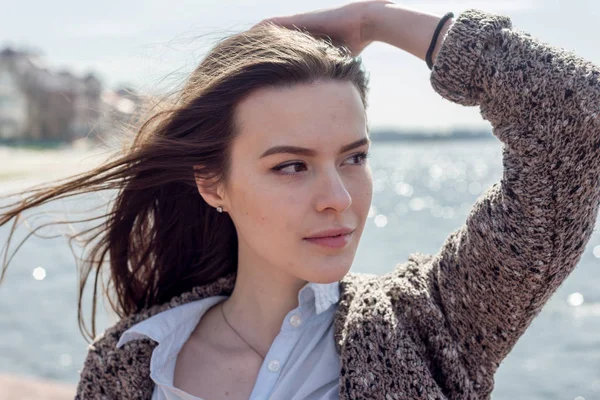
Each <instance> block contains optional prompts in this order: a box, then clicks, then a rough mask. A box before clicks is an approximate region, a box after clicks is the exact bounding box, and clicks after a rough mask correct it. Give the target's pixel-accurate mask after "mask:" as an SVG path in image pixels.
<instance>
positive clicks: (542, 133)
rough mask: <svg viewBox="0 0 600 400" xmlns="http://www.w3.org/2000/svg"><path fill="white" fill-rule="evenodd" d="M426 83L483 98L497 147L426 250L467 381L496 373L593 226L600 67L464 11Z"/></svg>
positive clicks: (479, 102) (454, 96)
mask: <svg viewBox="0 0 600 400" xmlns="http://www.w3.org/2000/svg"><path fill="white" fill-rule="evenodd" d="M431 84H432V86H433V88H434V89H435V90H436V91H437V92H438V93H439V94H440V95H441V96H443V97H444V98H445V99H448V100H450V101H453V102H456V103H459V104H461V105H465V106H479V108H480V112H481V115H482V116H483V118H484V119H486V120H488V121H489V122H490V123H491V125H492V127H493V133H494V135H495V136H496V137H497V138H498V139H500V141H501V142H502V148H503V151H502V155H503V157H502V162H503V176H502V179H501V180H500V182H498V183H496V184H494V185H493V186H491V187H490V188H489V189H488V190H487V191H486V192H485V193H484V194H482V195H481V196H480V197H479V198H478V199H477V201H476V202H475V204H474V206H473V208H472V210H471V212H470V214H469V216H468V218H467V220H466V223H465V224H464V225H463V226H462V227H461V228H460V229H458V230H457V231H455V232H453V233H452V234H451V235H450V236H449V237H448V238H447V240H446V241H445V243H444V244H443V246H442V248H441V250H440V252H439V253H438V254H437V255H436V256H435V257H434V258H433V260H432V265H433V267H432V278H433V280H434V287H436V289H437V290H438V293H439V296H437V300H436V301H437V302H438V303H439V307H440V310H441V311H442V313H443V315H444V318H445V320H446V326H447V329H448V330H449V331H450V334H451V337H453V338H454V340H455V341H456V347H457V348H458V349H459V357H460V359H461V360H462V363H463V365H464V366H465V368H466V370H467V371H469V374H470V375H471V377H472V378H473V381H474V382H475V381H480V379H479V378H480V377H481V374H484V375H486V376H488V377H489V376H490V375H493V374H494V372H495V371H496V369H497V367H498V366H499V365H500V362H501V361H502V360H503V359H504V358H505V357H506V355H507V354H508V352H509V351H510V350H511V349H512V348H513V346H514V344H515V342H516V341H517V339H518V338H519V337H520V336H521V335H522V334H523V333H524V331H525V330H526V329H527V327H528V326H529V325H530V323H531V321H532V320H533V319H534V317H535V316H536V315H537V314H538V313H539V311H540V310H541V308H542V307H543V305H544V304H545V303H546V302H547V301H548V299H549V298H550V296H551V295H552V294H553V293H554V292H555V291H556V289H557V288H558V287H559V286H560V284H561V283H562V282H563V281H564V280H565V278H567V276H568V275H569V274H570V273H571V272H572V271H573V269H574V268H575V266H576V265H577V263H578V262H579V259H580V258H581V255H582V253H583V250H584V248H585V246H586V244H587V243H588V241H589V239H590V236H591V234H592V231H593V228H594V225H595V220H596V216H597V212H598V206H599V198H600V190H599V178H600V156H599V147H600V119H599V117H598V114H599V112H600V69H599V68H598V67H597V66H595V65H593V64H591V63H590V62H587V61H585V60H583V59H582V58H580V57H578V56H576V55H574V54H572V53H571V52H569V51H566V50H564V49H560V48H557V47H553V46H550V45H548V44H545V43H542V42H540V41H539V40H537V39H535V38H533V37H532V36H531V35H528V34H526V33H523V32H521V31H518V30H516V29H513V28H512V24H511V21H510V19H508V18H507V17H504V16H500V15H496V14H490V13H484V12H481V11H478V10H468V11H465V12H464V13H462V14H460V15H459V16H458V18H457V19H456V21H455V23H454V24H453V25H452V27H451V28H450V29H449V30H448V32H447V34H446V36H445V39H444V42H443V44H442V46H441V48H440V52H439V54H438V57H437V59H436V61H435V65H434V68H433V70H432V73H431ZM488 389H489V388H488ZM489 390H491V389H489Z"/></svg>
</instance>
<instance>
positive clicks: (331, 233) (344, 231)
mask: <svg viewBox="0 0 600 400" xmlns="http://www.w3.org/2000/svg"><path fill="white" fill-rule="evenodd" d="M352 232H354V229H351V228H346V227H342V228H333V229H326V230H323V231H319V232H316V233H314V234H313V235H311V236H308V237H306V238H305V239H319V238H329V237H338V236H343V235H348V234H350V233H352Z"/></svg>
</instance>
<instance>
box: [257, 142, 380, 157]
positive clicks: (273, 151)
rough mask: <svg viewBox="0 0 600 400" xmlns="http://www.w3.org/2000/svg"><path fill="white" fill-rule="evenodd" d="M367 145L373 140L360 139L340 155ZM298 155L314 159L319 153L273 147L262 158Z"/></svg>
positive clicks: (341, 150) (302, 149)
mask: <svg viewBox="0 0 600 400" xmlns="http://www.w3.org/2000/svg"><path fill="white" fill-rule="evenodd" d="M366 144H371V140H370V139H369V138H368V137H364V138H362V139H359V140H357V141H355V142H352V143H350V144H347V145H345V146H342V148H341V149H340V154H342V153H345V152H347V151H350V150H352V149H355V148H357V147H360V146H364V145H366ZM283 153H286V154H297V155H301V156H307V157H314V156H316V155H317V152H316V151H315V150H312V149H307V148H304V147H297V146H276V147H271V148H270V149H268V150H267V151H265V152H264V153H263V154H262V155H261V156H260V158H264V157H267V156H271V155H273V154H283Z"/></svg>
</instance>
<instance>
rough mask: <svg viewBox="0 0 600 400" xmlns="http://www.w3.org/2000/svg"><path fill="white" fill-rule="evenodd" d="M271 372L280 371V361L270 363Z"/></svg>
mask: <svg viewBox="0 0 600 400" xmlns="http://www.w3.org/2000/svg"><path fill="white" fill-rule="evenodd" d="M269 371H271V372H277V371H279V361H278V360H272V361H270V362H269Z"/></svg>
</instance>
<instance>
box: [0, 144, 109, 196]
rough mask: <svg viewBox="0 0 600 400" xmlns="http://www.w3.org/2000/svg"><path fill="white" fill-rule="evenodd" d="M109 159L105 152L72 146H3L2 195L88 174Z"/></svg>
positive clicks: (0, 160)
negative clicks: (80, 174)
mask: <svg viewBox="0 0 600 400" xmlns="http://www.w3.org/2000/svg"><path fill="white" fill-rule="evenodd" d="M107 156H108V152H107V150H105V149H93V148H91V149H90V148H73V147H68V148H61V149H51V150H30V149H20V148H10V147H0V192H1V193H14V192H17V191H20V190H23V189H26V188H28V187H31V186H34V185H38V184H41V183H45V182H48V181H51V180H54V179H60V178H66V177H68V176H70V175H74V174H77V173H80V172H84V171H86V170H89V169H92V168H94V167H96V166H98V165H99V164H100V163H102V162H103V161H105V160H106V158H107Z"/></svg>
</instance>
